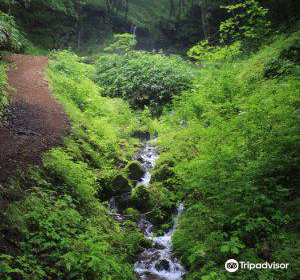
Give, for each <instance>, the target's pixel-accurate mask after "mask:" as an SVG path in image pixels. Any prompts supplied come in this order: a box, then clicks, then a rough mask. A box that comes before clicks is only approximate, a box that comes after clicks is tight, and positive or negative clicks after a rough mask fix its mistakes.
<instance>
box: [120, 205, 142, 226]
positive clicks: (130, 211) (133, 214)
mask: <svg viewBox="0 0 300 280" xmlns="http://www.w3.org/2000/svg"><path fill="white" fill-rule="evenodd" d="M124 215H125V216H126V218H128V219H130V220H132V221H135V222H138V221H139V220H140V219H141V216H140V211H138V210H137V209H134V208H130V207H129V208H127V209H125V211H124Z"/></svg>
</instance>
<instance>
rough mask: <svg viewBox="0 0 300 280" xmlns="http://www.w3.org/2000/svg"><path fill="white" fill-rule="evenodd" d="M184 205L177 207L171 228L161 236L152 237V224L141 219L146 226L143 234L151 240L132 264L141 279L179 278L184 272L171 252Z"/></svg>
mask: <svg viewBox="0 0 300 280" xmlns="http://www.w3.org/2000/svg"><path fill="white" fill-rule="evenodd" d="M183 211H184V206H183V205H182V204H180V205H179V206H178V208H177V216H176V218H175V219H174V226H173V228H172V229H171V230H170V231H169V232H167V233H165V234H164V235H162V236H158V237H152V235H153V232H152V228H153V226H152V224H151V223H149V222H147V221H145V220H144V221H141V223H142V225H144V226H145V227H146V229H145V230H144V234H145V236H146V237H147V238H149V239H151V240H152V247H151V248H150V249H147V250H145V251H144V252H143V253H141V255H140V258H139V260H138V261H137V262H136V263H135V265H134V271H135V273H136V275H137V277H138V279H141V280H150V279H151V280H181V279H182V276H183V275H184V274H185V269H184V267H183V266H182V265H181V264H180V263H179V261H178V260H177V259H176V258H174V257H173V254H172V236H173V233H174V231H175V229H176V226H177V221H178V218H179V217H180V215H181V214H182V212H183Z"/></svg>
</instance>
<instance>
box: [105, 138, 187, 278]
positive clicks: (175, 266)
mask: <svg viewBox="0 0 300 280" xmlns="http://www.w3.org/2000/svg"><path fill="white" fill-rule="evenodd" d="M156 140H157V138H154V137H153V138H150V140H148V141H145V142H144V143H143V148H142V150H141V152H140V153H139V154H137V155H136V156H135V159H137V160H138V161H140V162H141V164H142V166H143V168H144V170H145V175H144V176H143V178H142V179H141V181H140V182H139V183H138V184H143V185H145V186H148V185H149V184H150V180H151V169H152V168H153V167H155V161H156V160H157V159H158V157H159V156H158V152H157V147H155V146H154V145H153V143H155V141H156ZM110 210H111V212H113V211H114V213H115V214H114V215H115V219H116V220H120V221H121V220H122V219H123V217H122V215H120V214H118V205H117V203H116V199H115V197H113V198H112V199H111V201H110ZM183 211H184V206H183V205H182V204H180V205H179V206H178V207H177V215H176V217H175V218H174V221H173V228H172V229H171V230H169V231H168V232H166V233H165V234H164V235H162V236H158V237H154V232H153V231H154V226H153V225H152V224H151V223H150V222H149V221H147V220H145V219H144V218H142V219H141V220H140V221H139V223H138V227H139V230H140V231H141V232H143V234H144V235H145V237H146V238H148V239H150V240H152V246H151V248H149V249H145V251H143V252H142V253H141V254H140V255H139V256H138V260H137V262H136V263H135V264H134V272H135V275H136V277H137V279H138V280H181V279H182V277H183V275H184V274H185V270H184V267H183V266H182V265H181V264H180V263H179V261H178V260H177V259H176V258H174V256H173V252H172V236H173V233H174V231H175V229H176V226H177V222H178V219H179V217H180V215H181V214H182V212H183Z"/></svg>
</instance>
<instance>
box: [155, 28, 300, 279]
mask: <svg viewBox="0 0 300 280" xmlns="http://www.w3.org/2000/svg"><path fill="white" fill-rule="evenodd" d="M298 44H299V33H298V32H296V33H293V34H292V35H291V36H284V35H281V36H276V37H274V38H272V40H270V42H269V43H268V44H266V45H265V46H263V47H262V48H261V50H260V51H259V52H257V53H256V54H253V55H250V56H249V57H246V58H244V59H236V60H234V61H229V62H226V61H223V63H222V64H221V65H220V64H216V66H213V65H212V64H209V63H208V64H204V65H207V66H204V67H203V68H202V69H201V77H200V78H199V79H198V81H197V82H195V84H194V86H193V88H192V90H190V91H186V92H184V93H183V94H182V95H181V96H179V97H177V98H176V100H175V101H174V102H173V107H172V110H173V114H172V115H169V114H168V112H166V114H165V115H164V116H163V119H162V120H163V121H162V124H161V128H160V131H159V139H160V147H161V150H162V151H163V152H162V155H161V158H162V160H163V161H170V162H172V166H173V167H172V168H171V170H172V172H173V173H174V174H173V178H172V179H173V182H174V185H175V186H174V188H175V190H176V192H177V193H178V196H179V197H181V198H182V199H183V200H184V203H185V204H186V206H187V210H186V212H185V213H184V215H183V217H182V219H181V221H180V223H179V227H178V230H177V231H176V232H175V236H174V246H175V252H176V253H177V254H178V255H179V256H181V258H182V261H183V263H184V264H185V265H186V268H187V269H188V271H189V275H188V277H187V279H250V278H251V279H294V278H295V277H296V274H297V271H296V267H297V260H296V256H295V254H297V249H296V248H299V245H297V243H296V238H297V237H296V236H297V235H296V232H297V217H296V215H295V214H296V213H295V210H294V209H295V205H296V204H297V203H298V202H299V201H298V200H297V197H296V196H295V195H294V194H295V187H296V182H297V178H296V177H297V175H296V174H297V168H298V166H299V154H298V152H297V151H299V136H298V128H297V123H298V122H299V111H298V107H297V106H298V105H297V104H298V102H299V81H298V80H297V78H296V77H297V75H298V74H299V66H298V65H296V61H297V59H298V58H297V55H298V54H297V51H295V50H296V49H297V46H298ZM298 51H299V50H298ZM182 120H184V124H182V125H181V124H180V123H182V122H181V121H182ZM230 258H235V259H237V260H240V261H242V260H247V261H250V262H254V263H259V262H264V261H265V260H272V261H277V262H279V263H282V262H288V263H290V266H291V269H289V270H287V271H278V270H277V271H275V270H273V271H272V270H256V271H255V272H253V271H246V270H244V271H242V270H239V271H238V272H236V273H235V274H234V275H233V276H231V275H229V274H228V273H226V272H225V271H224V263H225V262H226V260H227V259H230ZM213 275H215V276H214V277H215V278H213ZM211 277H212V278H211Z"/></svg>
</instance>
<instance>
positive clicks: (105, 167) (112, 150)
mask: <svg viewBox="0 0 300 280" xmlns="http://www.w3.org/2000/svg"><path fill="white" fill-rule="evenodd" d="M91 72H92V67H90V66H87V65H85V64H83V63H81V62H80V61H79V58H78V57H77V56H76V55H74V54H72V53H69V52H67V51H63V52H58V53H53V55H52V61H51V63H50V65H49V73H48V76H49V81H50V84H51V87H52V90H53V92H54V94H55V96H56V97H57V98H58V99H59V100H60V101H61V102H62V103H63V104H64V107H65V110H66V112H67V113H68V115H69V117H70V120H71V131H70V136H68V137H67V138H66V139H65V145H64V147H61V148H55V149H52V150H51V151H49V152H47V153H46V154H45V155H44V160H43V164H42V166H41V167H40V168H38V169H36V168H35V169H34V170H33V171H31V172H30V173H29V175H27V177H29V178H30V179H29V181H28V179H26V180H25V182H24V181H22V180H21V181H20V182H15V183H13V184H12V185H11V192H12V193H17V192H19V191H20V189H21V188H22V189H24V190H26V192H27V195H26V197H25V199H21V200H20V201H17V202H15V203H11V204H10V206H9V208H8V209H7V211H6V216H5V221H7V223H5V230H7V231H8V232H10V233H13V232H17V233H18V235H19V236H18V238H21V241H19V240H15V239H14V238H13V240H14V242H17V244H18V250H19V252H18V254H17V256H14V257H13V256H12V255H9V254H7V253H6V254H3V255H1V268H2V270H1V272H0V273H1V278H2V279H15V277H23V278H22V279H38V280H40V279H44V278H45V277H48V278H49V277H51V278H61V279H132V278H133V274H132V271H131V265H130V262H132V261H133V256H134V255H135V253H136V252H137V250H139V242H140V241H141V240H143V236H142V235H141V234H140V233H138V232H136V231H135V230H134V227H133V226H132V225H131V224H130V222H125V223H124V224H123V225H122V231H121V228H120V225H119V224H117V223H116V222H114V220H113V219H112V217H111V216H110V214H109V212H108V210H107V209H106V208H105V207H104V206H103V204H102V203H101V202H100V201H99V200H98V199H97V197H98V196H101V192H102V191H103V189H104V187H105V186H106V187H108V188H109V187H110V188H111V183H110V182H111V181H112V179H113V176H114V175H115V174H116V173H117V172H119V171H118V170H117V167H118V165H119V163H120V162H124V161H126V160H128V159H130V158H131V157H132V153H133V151H134V150H133V148H132V147H133V144H134V143H135V141H136V140H134V139H132V138H131V137H130V135H131V133H132V131H133V130H134V128H135V126H136V124H137V121H136V119H135V117H134V115H133V114H132V112H131V110H130V109H129V106H128V104H126V103H125V102H124V101H122V100H118V99H109V98H106V97H101V96H100V94H99V92H100V91H101V89H100V88H99V87H98V86H97V85H95V84H94V83H93V82H92V81H91V79H90V78H89V77H90V74H91ZM126 191H128V190H126ZM111 192H112V191H111ZM21 213H22V214H21ZM2 230H4V228H2ZM11 236H15V235H13V234H12V235H11ZM4 264H5V265H4ZM3 268H4V271H3Z"/></svg>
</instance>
